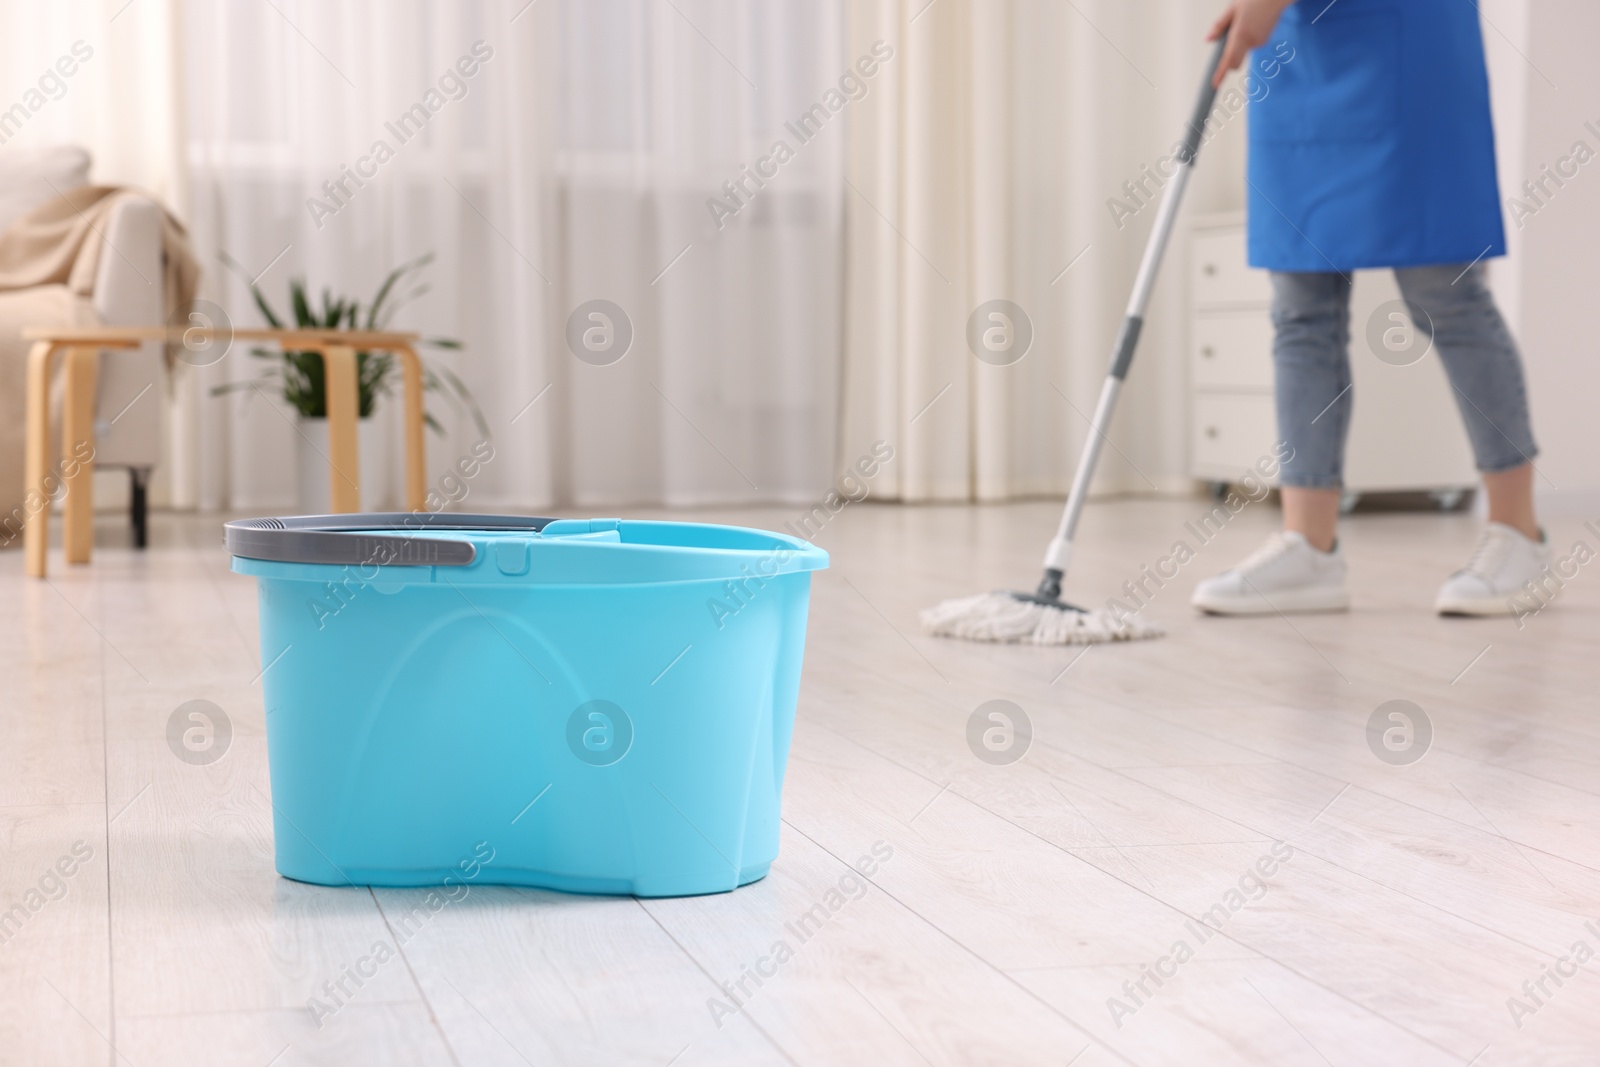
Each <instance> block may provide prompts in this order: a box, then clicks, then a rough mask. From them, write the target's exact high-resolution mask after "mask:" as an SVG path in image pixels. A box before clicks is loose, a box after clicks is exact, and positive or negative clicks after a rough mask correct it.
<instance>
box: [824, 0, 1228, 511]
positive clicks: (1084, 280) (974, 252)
mask: <svg viewBox="0 0 1600 1067" xmlns="http://www.w3.org/2000/svg"><path fill="white" fill-rule="evenodd" d="M1220 6H1221V5H1220V3H1218V4H1214V5H1213V4H1198V5H1197V4H1193V3H1189V2H1187V0H1140V2H1137V3H1129V2H1128V0H1076V2H1074V3H1060V2H1058V0H935V2H933V3H929V0H857V2H853V3H851V5H850V19H849V29H848V39H849V45H848V47H849V50H850V51H851V53H852V54H856V53H857V52H859V51H861V50H862V48H863V47H865V45H866V44H867V42H870V41H872V40H875V39H878V38H887V39H888V40H891V41H894V42H895V46H896V50H897V57H896V58H895V60H894V61H893V62H892V63H891V64H890V65H889V66H890V68H891V69H892V75H893V77H892V80H888V81H886V84H885V85H884V86H883V87H882V91H881V92H878V93H876V94H875V95H873V96H871V97H869V98H868V99H867V100H865V101H863V103H862V106H861V107H860V108H859V109H858V110H856V111H854V112H853V113H852V118H853V119H854V120H855V121H854V125H853V127H852V130H851V142H850V149H849V154H848V167H847V177H848V179H849V182H850V185H849V186H847V191H846V201H845V204H846V218H847V220H848V222H847V227H846V232H847V235H848V238H847V252H846V257H847V267H846V277H847V287H846V293H847V298H846V309H845V315H846V329H845V338H846V340H845V353H846V367H845V380H844V416H843V427H842V450H843V454H844V455H845V456H855V455H858V454H861V453H863V452H865V451H866V450H867V449H868V448H869V447H870V445H871V443H872V442H873V441H875V440H878V439H885V440H888V441H891V442H893V443H894V445H895V448H896V452H897V459H896V462H895V463H894V464H892V465H890V467H889V468H888V470H889V471H890V474H889V476H888V477H887V478H884V479H880V482H879V483H878V485H877V486H876V487H875V489H876V490H877V491H880V492H882V493H884V494H885V495H890V496H898V497H899V498H900V499H904V500H999V499H1007V498H1013V497H1019V496H1030V495H1061V494H1065V492H1066V491H1067V488H1068V487H1069V485H1070V483H1071V478H1072V472H1073V467H1074V465H1075V463H1076V461H1077V456H1078V451H1079V449H1080V448H1081V445H1082V442H1083V440H1084V438H1085V436H1086V435H1087V433H1088V430H1089V423H1088V416H1089V415H1090V414H1091V413H1092V412H1093V410H1094V403H1095V399H1096V396H1097V394H1098V392H1099V388H1100V383H1101V381H1102V379H1103V377H1104V375H1105V370H1106V365H1107V362H1108V358H1109V355H1110V351H1111V345H1112V341H1113V338H1114V336H1115V333H1116V330H1117V327H1118V324H1119V323H1120V321H1121V318H1122V313H1123V307H1124V305H1125V304H1126V301H1127V294H1128V289H1129V288H1130V286H1131V284H1132V280H1133V275H1134V272H1135V269H1136V267H1137V264H1138V260H1139V256H1140V254H1141V252H1142V251H1143V246H1144V240H1145V237H1146V235H1147V234H1148V232H1149V227H1150V223H1151V221H1152V219H1153V217H1154V215H1155V208H1154V206H1153V205H1151V206H1149V207H1147V208H1141V209H1140V210H1139V211H1138V212H1137V213H1136V214H1135V215H1133V216H1132V217H1131V218H1125V219H1123V220H1122V222H1123V225H1121V226H1120V227H1119V226H1118V225H1117V224H1116V221H1115V220H1114V218H1113V215H1112V212H1111V211H1110V210H1109V209H1108V207H1107V202H1108V201H1109V200H1111V199H1112V198H1119V199H1123V200H1124V201H1125V202H1126V201H1127V194H1126V193H1125V191H1124V190H1123V189H1122V183H1123V182H1124V181H1129V180H1135V181H1137V180H1139V179H1140V178H1141V170H1140V167H1141V165H1142V164H1152V165H1153V164H1154V163H1155V162H1156V161H1157V159H1158V158H1159V157H1161V156H1162V155H1165V154H1167V153H1168V152H1169V151H1170V149H1171V146H1172V144H1173V142H1174V141H1175V140H1176V139H1177V137H1178V135H1179V133H1180V132H1181V130H1182V128H1183V123H1184V122H1185V121H1186V119H1187V118H1188V114H1189V110H1190V108H1191V107H1192V106H1193V100H1194V94H1195V92H1196V90H1197V89H1198V87H1199V78H1200V72H1201V67H1202V66H1203V63H1204V58H1205V56H1206V54H1207V52H1208V50H1209V49H1208V47H1207V46H1206V45H1204V44H1202V43H1201V41H1200V37H1201V33H1202V30H1203V29H1204V27H1205V26H1206V24H1207V23H1208V21H1209V19H1210V18H1212V17H1214V11H1213V10H1212V9H1213V8H1214V7H1220ZM1236 78H1237V76H1236ZM1233 84H1237V82H1236V81H1235V83H1233ZM1244 127H1245V119H1244V117H1243V115H1239V116H1238V117H1236V118H1234V119H1232V120H1231V121H1230V122H1229V123H1227V124H1226V125H1224V126H1222V127H1221V128H1220V130H1219V132H1218V133H1217V134H1216V135H1215V137H1214V138H1213V139H1212V140H1211V141H1210V142H1209V143H1208V144H1206V146H1205V148H1204V150H1203V152H1202V154H1201V163H1200V168H1199V171H1198V172H1197V174H1196V176H1195V180H1194V182H1193V183H1192V184H1191V186H1190V189H1189V198H1188V203H1187V204H1186V206H1185V212H1186V214H1187V213H1192V212H1194V211H1197V210H1223V209H1233V208H1237V207H1239V206H1240V205H1241V201H1242V196H1241V192H1240V190H1241V189H1242V186H1243V176H1242V172H1243V143H1244V133H1245V128H1244ZM1151 188H1153V187H1151ZM1180 234H1181V230H1180ZM1184 258H1185V257H1184V242H1183V241H1182V239H1181V236H1180V238H1179V239H1178V240H1175V241H1174V243H1173V247H1172V249H1171V252H1170V253H1169V259H1168V262H1167V264H1166V267H1165V270H1164V272H1163V275H1162V279H1161V281H1160V283H1159V284H1158V286H1157V288H1156V291H1155V297H1154V303H1153V305H1152V307H1151V310H1150V314H1149V317H1148V320H1147V323H1146V328H1145V331H1144V336H1143V341H1142V344H1141V347H1140V351H1139V355H1138V358H1137V360H1136V362H1135V365H1134V368H1133V372H1132V375H1131V378H1130V381H1129V387H1128V388H1127V389H1126V390H1125V391H1124V393H1123V397H1122V402H1121V406H1120V409H1119V410H1118V412H1117V416H1116V421H1115V428H1114V429H1113V431H1112V432H1111V434H1110V440H1111V442H1112V443H1113V445H1114V447H1113V448H1109V449H1106V450H1105V451H1104V452H1103V453H1102V457H1103V458H1102V461H1101V470H1100V477H1099V478H1098V479H1097V482H1096V485H1097V487H1098V488H1100V489H1102V490H1105V491H1134V492H1138V491H1143V492H1152V491H1156V490H1162V491H1169V490H1175V489H1185V488H1187V486H1188V480H1187V477H1186V455H1187V442H1186V432H1187V430H1186V425H1185V408H1184V396H1185V390H1184V386H1183V383H1184V382H1185V381H1186V380H1187V374H1186V369H1185V366H1184V360H1185V353H1184V350H1183V349H1184V340H1185V328H1184V314H1183V308H1184V304H1185V299H1184V297H1185V272H1186V266H1187V265H1186V263H1185V262H1184ZM995 299H1003V300H1009V301H1011V302H1012V303H1014V304H1016V305H1018V306H1019V307H1021V308H1022V309H1023V311H1024V312H1025V313H1026V315H1027V317H1028V319H1029V320H1030V321H1031V324H1032V330H1033V340H1032V345H1031V348H1030V349H1029V350H1028V351H1027V354H1026V355H1025V356H1023V357H1022V359H1021V360H1020V361H1019V362H1016V363H1014V364H1011V365H992V364H988V363H984V362H980V361H979V360H978V359H976V358H975V357H974V355H973V353H972V351H971V350H970V348H969V346H968V342H967V326H968V318H969V316H970V315H971V314H972V312H973V311H974V310H975V309H976V308H977V307H978V306H979V305H980V304H982V303H984V302H985V301H990V300H995Z"/></svg>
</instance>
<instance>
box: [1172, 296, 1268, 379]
mask: <svg viewBox="0 0 1600 1067" xmlns="http://www.w3.org/2000/svg"><path fill="white" fill-rule="evenodd" d="M1189 344H1190V351H1191V357H1190V361H1189V366H1190V368H1191V369H1192V372H1193V374H1194V385H1195V386H1196V387H1197V388H1200V389H1259V390H1262V391H1269V390H1271V388H1272V320H1271V319H1269V318H1268V317H1267V313H1266V311H1265V310H1262V309H1252V310H1248V311H1214V312H1209V313H1203V314H1199V315H1196V316H1195V317H1194V320H1193V327H1192V329H1191V332H1190V338H1189Z"/></svg>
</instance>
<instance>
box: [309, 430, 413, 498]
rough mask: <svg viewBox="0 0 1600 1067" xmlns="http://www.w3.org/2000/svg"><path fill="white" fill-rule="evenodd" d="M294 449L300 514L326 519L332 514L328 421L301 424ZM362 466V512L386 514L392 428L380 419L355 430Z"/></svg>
mask: <svg viewBox="0 0 1600 1067" xmlns="http://www.w3.org/2000/svg"><path fill="white" fill-rule="evenodd" d="M298 428H299V431H300V432H299V433H297V434H296V435H295V449H296V453H297V460H298V465H299V472H300V513H301V514H302V515H327V514H329V513H330V512H331V511H332V510H333V503H332V500H333V498H332V495H331V494H330V492H329V476H330V474H331V472H330V471H329V470H328V455H329V453H328V420H327V419H325V418H318V419H313V418H306V417H304V416H301V417H300V419H299V420H298ZM356 448H357V450H358V453H359V456H358V458H359V461H360V465H361V504H360V507H359V509H358V510H361V511H385V510H388V509H389V508H390V507H391V502H390V499H389V451H390V449H389V424H388V420H387V419H384V418H381V417H379V416H377V415H372V416H369V417H367V418H364V419H361V420H360V421H359V422H358V424H357V429H356Z"/></svg>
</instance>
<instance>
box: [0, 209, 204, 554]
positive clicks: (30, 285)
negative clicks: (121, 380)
mask: <svg viewBox="0 0 1600 1067" xmlns="http://www.w3.org/2000/svg"><path fill="white" fill-rule="evenodd" d="M132 195H143V194H139V193H137V192H135V191H133V190H126V189H120V188H115V187H112V186H104V185H86V186H81V187H79V188H77V189H74V190H72V191H71V192H69V193H67V194H65V195H64V196H61V197H57V198H56V199H53V200H51V201H49V202H47V203H44V204H41V205H40V206H39V207H37V208H35V209H34V210H32V211H30V212H28V214H26V215H24V216H22V217H21V218H20V219H18V220H17V221H16V222H14V223H13V224H12V225H11V227H10V228H9V229H7V230H6V231H5V232H4V233H3V234H0V516H5V515H10V514H11V513H12V511H13V509H14V508H16V507H18V506H19V505H20V504H21V502H22V498H23V490H22V474H23V471H22V456H23V441H24V419H25V415H26V411H25V397H26V381H27V358H26V357H27V352H28V348H29V346H30V343H29V342H27V341H24V340H23V339H22V336H21V331H22V330H23V329H25V328H27V327H30V326H94V325H97V322H96V317H95V314H94V309H93V305H92V303H91V301H92V299H93V296H94V283H95V279H96V278H97V277H98V275H99V268H100V257H101V256H102V255H111V256H114V255H116V254H117V253H116V251H115V250H114V249H108V248H106V247H105V243H106V242H105V240H104V238H103V236H102V235H103V234H104V233H105V232H106V228H107V225H108V224H109V221H110V218H111V212H112V210H113V209H114V208H115V207H116V205H117V202H118V200H119V198H120V197H123V196H132ZM162 219H163V222H162V232H161V241H162V255H161V265H162V286H161V291H162V296H163V303H164V305H165V306H164V307H163V309H162V312H163V314H164V316H166V318H167V319H168V321H171V318H172V316H173V315H175V314H177V313H179V312H181V311H182V310H183V309H184V308H187V307H188V306H189V304H190V303H191V302H192V301H193V300H194V294H195V288H196V286H197V285H198V284H199V280H200V266H199V264H198V263H197V262H196V260H195V258H194V252H193V251H192V250H191V249H190V247H189V236H188V234H187V233H185V232H184V229H183V226H182V224H180V223H179V222H178V220H177V219H174V218H173V217H172V216H171V215H170V214H168V213H166V212H162ZM150 325H152V326H154V325H159V323H151V324H150ZM172 360H173V354H172V353H171V351H170V350H169V352H168V356H167V365H168V366H169V367H170V366H171V365H172ZM52 424H53V425H59V416H54V417H53V419H52ZM5 533H6V532H5V531H4V530H0V548H7V547H14V546H15V545H16V544H18V543H20V542H21V538H20V537H19V538H15V539H12V540H9V541H8V539H7V537H6V536H5Z"/></svg>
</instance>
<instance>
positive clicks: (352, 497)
mask: <svg viewBox="0 0 1600 1067" xmlns="http://www.w3.org/2000/svg"><path fill="white" fill-rule="evenodd" d="M22 336H23V337H24V338H26V339H27V340H30V341H32V342H33V347H32V349H30V350H29V352H28V384H27V394H28V395H27V422H28V424H27V446H26V450H25V461H24V464H25V471H24V476H25V479H26V482H25V489H26V492H27V497H26V499H27V500H29V501H36V502H37V503H38V510H37V511H35V512H34V513H33V514H31V515H30V516H29V517H28V519H27V524H26V525H25V526H24V527H23V534H22V543H23V553H24V555H25V557H26V565H27V571H28V574H29V576H30V577H34V578H43V577H44V575H45V560H46V555H47V552H48V549H49V544H50V503H49V502H50V498H51V496H52V495H54V492H55V488H56V487H55V486H52V485H51V484H50V482H51V481H52V480H55V479H53V478H52V476H51V474H50V471H49V466H50V370H51V365H52V361H53V360H54V358H55V355H56V353H57V352H65V353H66V366H65V370H66V374H65V377H66V397H65V403H64V405H63V410H62V419H61V422H62V447H61V452H62V457H63V468H64V469H63V471H62V475H61V477H60V478H59V481H60V483H61V485H62V486H64V488H65V490H66V492H65V496H64V497H63V499H62V523H61V527H62V530H61V542H62V554H63V556H64V557H65V559H66V561H67V562H68V563H87V562H89V554H90V550H91V549H92V547H93V541H94V537H93V517H94V493H93V488H92V487H93V484H94V458H93V457H94V391H95V371H96V368H97V366H98V362H99V361H98V354H99V352H100V350H101V349H110V350H112V351H113V352H116V351H119V350H120V351H127V350H129V349H134V348H138V347H139V346H140V345H141V344H143V343H144V342H145V341H167V342H171V343H173V344H178V345H182V344H184V343H185V342H186V341H187V342H190V343H198V342H206V341H211V340H214V339H216V338H218V337H221V338H227V337H231V338H232V339H233V340H235V341H267V342H271V343H275V344H277V345H278V346H279V347H281V348H283V349H284V350H286V351H291V352H301V351H307V352H316V353H318V354H319V355H321V356H322V362H323V366H324V368H325V371H326V374H327V391H328V468H329V497H330V501H331V507H332V508H333V510H334V512H336V513H348V512H355V511H360V510H361V466H360V463H359V462H358V458H359V457H358V452H357V434H356V428H357V426H358V425H359V418H360V410H359V409H360V392H359V389H358V385H357V380H356V350H357V349H362V350H365V351H374V350H376V351H385V352H393V353H394V354H395V356H396V357H397V358H398V359H399V361H400V370H401V374H402V378H403V382H404V401H405V425H406V507H407V508H409V509H410V510H413V511H420V510H422V508H423V507H424V506H425V500H426V497H427V472H426V468H425V466H424V463H425V459H426V453H425V445H424V441H423V409H422V361H421V360H420V359H419V358H418V357H417V353H416V349H415V347H414V346H415V344H416V340H417V335H416V334H414V333H385V332H377V331H364V330H343V331H341V330H228V329H219V328H215V327H189V328H187V329H182V330H177V329H174V330H167V329H165V328H163V327H160V326H96V327H87V328H62V329H28V330H24V331H22ZM85 454H87V456H88V457H89V458H88V459H87V460H78V459H77V457H79V456H83V455H85ZM69 459H72V460H76V462H73V463H72V464H70V466H71V467H72V468H73V469H72V470H71V471H70V476H69V472H68V471H67V470H66V469H65V468H66V467H67V466H68V464H67V462H66V461H67V460H69ZM35 494H37V495H35Z"/></svg>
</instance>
